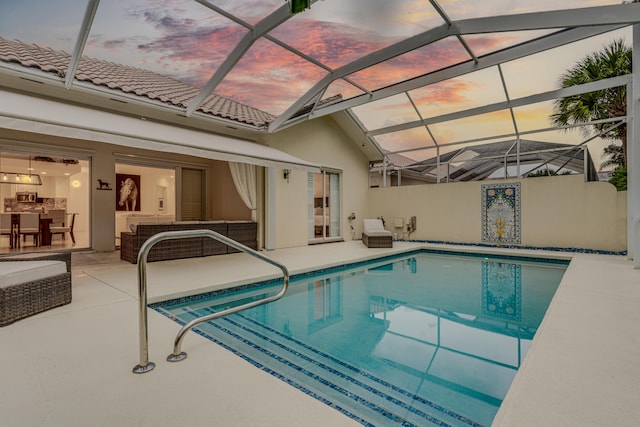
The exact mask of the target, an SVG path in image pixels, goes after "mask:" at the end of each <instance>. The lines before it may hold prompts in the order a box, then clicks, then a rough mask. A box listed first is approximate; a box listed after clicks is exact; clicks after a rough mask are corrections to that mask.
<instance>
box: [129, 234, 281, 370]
mask: <svg viewBox="0 0 640 427" xmlns="http://www.w3.org/2000/svg"><path fill="white" fill-rule="evenodd" d="M192 237H208V238H211V239H214V240H217V241H219V242H222V243H225V244H226V245H229V246H231V247H232V248H234V249H237V250H239V251H241V252H244V253H247V254H249V255H251V256H253V257H255V258H258V259H260V260H262V261H264V262H266V263H268V264H271V265H273V266H275V267H278V268H279V269H280V270H282V273H283V275H284V283H283V285H282V288H281V289H280V291H279V292H278V293H277V294H275V295H272V296H270V297H267V298H263V299H261V300H257V301H252V302H250V303H247V304H242V305H239V306H237V307H232V308H229V309H226V310H222V311H219V312H217V313H213V314H209V315H207V316H202V317H199V318H197V319H194V320H192V321H190V322H189V323H187V324H186V325H184V326H183V327H182V329H180V331H179V332H178V335H177V336H176V338H175V341H174V345H173V353H172V354H170V355H169V356H168V357H167V360H168V361H169V362H178V361H180V360H184V359H185V358H186V357H187V353H185V352H183V351H181V345H182V340H183V339H184V336H185V334H186V333H187V332H188V331H189V330H190V329H191V328H193V327H194V326H196V325H199V324H201V323H204V322H208V321H210V320H214V319H218V318H220V317H224V316H227V315H229V314H233V313H236V312H238V311H242V310H246V309H248V308H252V307H256V306H258V305H261V304H266V303H268V302H272V301H275V300H277V299H280V298H282V297H283V296H284V294H285V293H286V292H287V289H288V288H289V271H288V270H287V267H285V266H284V265H283V264H281V263H279V262H278V261H275V260H273V259H271V258H269V257H267V256H265V255H262V254H261V253H260V252H258V251H255V250H253V249H251V248H249V247H247V246H245V245H243V244H242V243H238V242H236V241H235V240H233V239H230V238H228V237H227V236H224V235H222V234H220V233H216V232H215V231H212V230H184V231H165V232H162V233H158V234H154V235H153V236H151V237H150V238H149V239H148V240H147V241H146V242H144V244H143V245H142V247H141V248H140V253H139V254H138V291H139V302H140V303H139V306H138V308H139V320H140V322H139V331H140V338H139V343H140V363H139V364H138V365H136V366H135V367H134V368H133V372H134V373H136V374H143V373H145V372H149V371H151V370H153V368H155V366H156V365H155V363H153V362H150V361H149V337H148V327H147V256H148V255H149V251H150V250H151V248H153V246H155V245H156V244H157V243H160V242H161V241H163V240H170V239H187V238H192Z"/></svg>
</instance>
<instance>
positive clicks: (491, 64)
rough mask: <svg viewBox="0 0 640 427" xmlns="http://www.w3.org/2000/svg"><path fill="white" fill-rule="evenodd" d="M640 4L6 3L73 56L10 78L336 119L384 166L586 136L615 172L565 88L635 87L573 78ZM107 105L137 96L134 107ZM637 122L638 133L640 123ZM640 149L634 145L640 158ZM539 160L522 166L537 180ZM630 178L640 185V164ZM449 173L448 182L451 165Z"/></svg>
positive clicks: (3, 25)
mask: <svg viewBox="0 0 640 427" xmlns="http://www.w3.org/2000/svg"><path fill="white" fill-rule="evenodd" d="M634 3H635V2H626V1H625V2H621V1H620V0H591V1H584V0H563V1H550V0H543V1H537V2H531V1H520V0H514V1H490V2H481V3H479V2H477V1H472V0H440V1H437V0H430V1H406V0H395V1H371V0H353V1H348V2H344V1H343V2H339V1H335V0H325V1H314V0H311V1H306V2H305V1H301V2H300V1H290V2H283V1H281V0H258V1H254V2H251V4H250V5H247V4H244V3H241V2H236V1H232V0H221V1H213V0H210V1H207V0H195V1H192V0H175V1H166V2H155V1H148V0H134V1H129V2H117V1H109V0H102V1H100V0H88V1H84V2H83V1H73V0H52V1H47V2H41V1H37V0H26V1H21V2H3V3H2V4H0V37H1V38H2V39H3V40H4V41H5V45H6V44H8V43H14V42H18V43H20V44H21V45H23V46H26V47H29V46H37V47H38V48H41V49H48V50H51V51H53V52H64V53H65V54H66V56H62V57H59V61H58V62H56V63H55V64H51V63H47V64H46V65H43V64H42V63H40V62H38V61H37V60H34V59H33V58H31V57H30V56H29V53H28V52H27V53H26V54H25V53H22V54H19V53H16V52H15V51H10V50H9V51H7V50H3V51H2V52H0V76H2V78H3V79H18V80H10V83H9V86H11V85H13V86H15V87H16V88H18V89H19V87H18V86H19V85H20V83H19V82H22V81H28V79H29V78H30V76H36V75H37V76H42V75H46V76H47V78H48V79H49V80H50V81H51V82H52V84H55V85H58V87H60V88H64V90H62V91H61V92H59V93H58V95H56V96H60V97H62V98H65V97H66V98H68V99H74V100H75V99H78V97H80V96H81V95H83V96H84V95H86V94H91V95H95V96H99V97H103V99H105V100H107V99H108V100H114V99H115V100H120V101H130V100H131V99H135V101H136V102H137V103H143V104H145V106H146V107H148V108H150V109H156V110H158V111H165V112H166V111H170V112H171V113H172V114H173V117H174V118H173V119H172V120H180V123H181V124H185V125H187V126H193V127H196V128H206V129H214V130H215V131H216V132H219V133H223V134H227V135H230V136H234V137H238V138H241V139H246V140H250V141H255V140H256V139H258V138H259V137H260V135H263V134H277V133H278V132H280V131H282V130H284V129H288V128H290V127H292V126H295V125H296V124H299V123H302V122H305V121H309V120H312V119H316V118H319V117H323V116H332V117H333V118H334V119H335V120H336V122H337V123H338V124H339V125H340V126H342V127H344V128H347V129H349V132H350V133H349V134H350V135H352V137H353V139H354V142H356V143H357V144H358V145H360V146H361V147H362V151H363V152H364V153H365V155H366V156H367V157H368V159H369V160H370V161H384V160H385V159H387V158H389V156H393V155H400V156H402V157H403V158H406V159H409V163H411V162H415V163H416V164H417V165H419V164H420V163H421V162H422V163H423V164H424V163H425V162H427V163H428V162H435V163H436V164H437V163H440V162H442V163H446V159H447V156H449V157H451V156H452V155H453V154H451V153H457V152H459V151H460V150H465V149H467V148H468V147H473V146H483V147H488V146H491V145H492V144H495V145H493V148H492V150H494V149H496V148H500V147H503V146H504V147H510V148H509V149H510V150H511V152H510V153H515V156H516V160H515V161H516V163H517V162H519V161H520V160H519V159H518V158H519V156H520V152H521V148H522V151H523V152H524V151H527V150H526V148H523V147H521V144H522V145H526V144H527V143H526V141H538V142H540V143H543V144H565V145H574V146H579V147H580V150H582V151H581V153H583V154H582V156H583V157H582V159H583V160H582V162H583V164H584V163H585V162H584V159H585V158H587V157H588V158H590V159H592V162H593V167H594V168H595V169H596V170H599V169H600V168H601V166H602V164H603V163H606V160H607V156H606V154H604V153H603V148H604V147H605V146H607V145H608V144H610V143H611V140H606V139H603V138H600V137H599V135H598V134H597V132H595V131H594V130H593V126H592V125H593V123H588V122H587V123H584V124H582V125H581V126H575V127H574V126H565V127H559V126H557V125H554V124H553V122H552V120H551V119H550V117H551V116H552V115H553V113H554V110H553V108H554V103H555V102H556V101H557V100H559V99H561V98H563V97H566V96H570V95H576V94H583V93H590V92H593V91H595V90H601V89H605V88H611V87H625V86H626V87H627V88H632V86H631V82H632V76H631V75H623V76H618V77H614V78H610V79H605V80H600V81H597V82H593V83H588V84H583V85H579V86H575V87H572V88H564V89H563V88H561V87H560V78H561V76H562V74H563V73H564V72H565V71H566V70H568V69H569V68H571V67H572V66H573V65H574V64H575V63H576V62H577V61H579V60H580V59H581V58H583V57H584V56H585V55H587V54H589V53H591V52H593V51H595V50H599V49H602V48H603V47H604V46H606V45H607V44H609V43H611V42H612V41H613V40H617V39H622V40H624V41H625V43H626V44H628V45H629V46H632V45H634V39H633V25H634V24H636V23H637V22H639V21H640V5H638V4H634ZM26 50H27V51H28V49H26ZM92 61H98V62H99V63H110V64H117V65H121V66H125V67H129V68H130V69H131V70H134V71H135V70H137V71H136V73H137V74H136V79H142V77H140V76H142V74H141V73H140V70H142V71H148V72H150V73H153V75H161V76H165V77H167V78H169V79H171V80H173V81H176V82H179V83H180V84H181V85H183V86H181V89H180V90H179V91H178V90H176V87H175V86H174V85H166V86H162V85H155V84H154V85H152V86H150V87H144V85H142V87H141V86H140V85H138V86H135V87H133V86H131V85H127V84H121V82H120V83H114V81H113V78H112V77H113V76H112V75H109V76H104V75H95V74H91V72H89V71H87V67H88V66H89V65H90V64H91V63H92ZM89 68H90V67H89ZM7 81H9V80H7ZM137 81H138V82H139V81H140V80H137ZM125 83H126V82H125ZM636 86H637V85H636ZM627 92H628V93H629V95H630V98H629V99H630V100H633V102H630V103H629V104H628V105H629V108H628V110H629V111H630V112H632V111H633V109H634V108H635V106H634V105H633V104H634V103H635V102H636V101H635V100H637V99H638V98H639V97H638V96H631V94H632V93H638V89H637V88H633V89H632V90H628V91H627ZM238 106H243V107H242V108H240V107H238ZM244 107H248V109H245V108H244ZM105 108H109V109H115V110H117V109H118V108H122V110H123V111H125V110H126V109H127V108H131V107H130V106H126V105H125V104H124V102H123V103H122V105H121V106H118V104H117V103H110V104H109V105H108V106H107V107H105ZM126 111H127V112H129V113H130V112H131V111H130V110H126ZM630 116H632V114H631V113H630V114H629V117H630ZM176 117H179V119H178V118H176ZM627 118H628V116H627V114H626V113H624V112H620V113H619V114H618V115H617V116H613V117H610V118H608V119H607V120H605V121H604V123H600V124H601V125H603V124H604V125H605V126H611V127H615V126H620V124H621V123H626V121H627ZM628 132H629V135H631V136H630V137H629V138H628V139H629V141H632V140H633V138H632V135H633V132H634V129H633V128H632V127H630V128H629V129H628ZM504 141H513V144H511V143H507V144H505V143H504ZM299 143H300V144H304V140H303V139H301V141H300V142H299ZM514 144H515V145H514ZM632 145H633V144H630V146H632ZM585 148H586V150H585ZM494 154H495V155H500V154H497V153H494ZM637 157H638V154H634V151H633V149H632V148H630V157H629V163H630V164H631V165H634V164H636V163H638V159H637ZM522 161H523V162H525V161H526V159H522ZM518 169H521V170H520V171H518ZM588 169H590V170H591V167H590V166H589V167H588ZM414 170H415V168H414ZM524 170H525V168H515V169H510V171H512V172H509V173H511V174H512V175H509V173H507V175H508V176H510V177H515V176H522V175H523V174H524ZM513 171H515V172H513ZM591 172H593V171H591ZM630 174H631V175H630V178H631V179H630V181H631V182H635V181H636V180H635V178H634V176H633V168H630ZM434 181H435V182H438V181H441V180H439V179H438V176H437V174H436V178H435V180H434ZM632 185H633V184H631V188H632ZM636 199H640V198H635V196H633V190H631V192H630V201H631V203H629V209H630V213H632V214H630V215H629V218H633V217H636V216H637V212H638V211H639V210H640V209H638V208H637V205H638V204H640V200H636ZM629 221H631V219H630V220H629ZM630 224H631V223H630ZM630 228H631V227H630ZM629 232H630V233H631V232H632V231H629ZM630 250H631V249H630Z"/></svg>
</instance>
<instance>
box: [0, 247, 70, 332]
mask: <svg viewBox="0 0 640 427" xmlns="http://www.w3.org/2000/svg"><path fill="white" fill-rule="evenodd" d="M70 302H71V253H70V252H61V253H51V252H41V253H24V254H18V255H10V256H2V257H0V326H6V325H9V324H11V323H13V322H15V321H16V320H19V319H22V318H24V317H27V316H31V315H34V314H37V313H41V312H43V311H45V310H49V309H51V308H54V307H58V306H60V305H64V304H69V303H70Z"/></svg>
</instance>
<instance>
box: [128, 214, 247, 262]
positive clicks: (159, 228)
mask: <svg viewBox="0 0 640 427" xmlns="http://www.w3.org/2000/svg"><path fill="white" fill-rule="evenodd" d="M203 229H204V230H213V231H215V232H218V233H220V234H222V235H224V236H227V237H229V238H231V239H233V240H235V241H237V242H240V243H242V244H243V245H245V246H248V247H250V248H251V249H257V247H258V239H257V235H258V227H257V224H256V223H255V222H248V221H176V222H166V223H139V224H138V225H137V226H135V227H134V229H133V230H132V231H130V232H123V233H120V259H122V260H124V261H128V262H130V263H132V264H136V263H137V262H138V254H139V253H140V248H141V247H142V245H143V244H144V242H146V241H147V240H148V239H149V238H150V237H151V236H153V235H155V234H158V233H162V232H165V231H182V230H203ZM233 252H238V251H237V250H236V249H233V248H231V247H228V246H227V245H226V244H224V243H221V242H218V241H217V240H214V239H211V238H209V237H193V238H188V239H172V240H165V241H162V242H160V243H158V244H156V245H155V246H154V247H153V249H151V251H149V255H148V256H147V261H148V262H153V261H166V260H171V259H180V258H193V257H203V256H212V255H223V254H228V253H233Z"/></svg>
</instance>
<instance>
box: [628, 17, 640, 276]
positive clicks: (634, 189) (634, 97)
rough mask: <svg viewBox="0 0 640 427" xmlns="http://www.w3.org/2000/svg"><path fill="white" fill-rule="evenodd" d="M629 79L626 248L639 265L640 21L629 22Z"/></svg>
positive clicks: (634, 261) (635, 263)
mask: <svg viewBox="0 0 640 427" xmlns="http://www.w3.org/2000/svg"><path fill="white" fill-rule="evenodd" d="M633 51H634V55H633V64H632V70H633V79H632V87H631V91H629V90H627V94H628V93H629V92H631V99H628V98H627V99H628V101H627V110H628V111H627V117H628V121H627V252H628V254H629V257H630V258H633V266H634V267H635V268H640V147H639V146H638V140H640V120H639V118H638V114H640V54H639V53H640V25H638V24H636V25H634V26H633Z"/></svg>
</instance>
